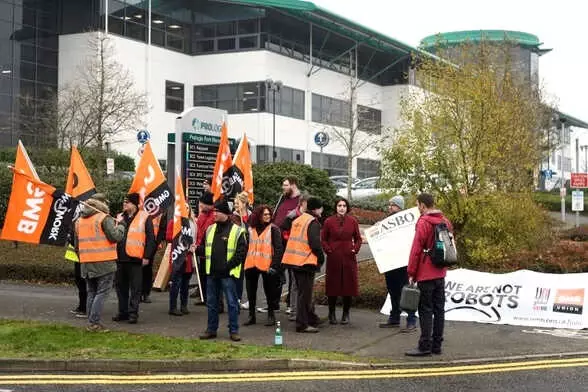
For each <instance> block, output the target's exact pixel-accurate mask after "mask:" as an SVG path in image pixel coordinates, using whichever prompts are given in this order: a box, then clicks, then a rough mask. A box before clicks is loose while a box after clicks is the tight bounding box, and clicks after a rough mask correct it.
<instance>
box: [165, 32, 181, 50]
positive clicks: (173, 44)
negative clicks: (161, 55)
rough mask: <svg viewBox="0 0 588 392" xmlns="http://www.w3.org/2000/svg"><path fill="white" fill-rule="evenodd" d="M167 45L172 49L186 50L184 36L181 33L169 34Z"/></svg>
mask: <svg viewBox="0 0 588 392" xmlns="http://www.w3.org/2000/svg"><path fill="white" fill-rule="evenodd" d="M167 47H168V48H170V49H176V50H178V51H180V52H183V51H184V37H182V36H179V35H172V34H168V35H167Z"/></svg>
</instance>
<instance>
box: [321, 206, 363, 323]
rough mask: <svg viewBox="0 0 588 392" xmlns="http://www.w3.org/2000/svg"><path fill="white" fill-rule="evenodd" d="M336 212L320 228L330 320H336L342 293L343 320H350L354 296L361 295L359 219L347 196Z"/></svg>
mask: <svg viewBox="0 0 588 392" xmlns="http://www.w3.org/2000/svg"><path fill="white" fill-rule="evenodd" d="M335 209H336V212H335V214H334V215H333V216H331V217H329V218H327V220H326V221H325V223H324V225H323V230H322V232H321V237H322V245H323V249H324V251H325V253H326V254H327V271H326V283H325V292H326V294H327V297H328V298H329V323H330V324H337V317H336V315H335V307H336V304H337V297H343V316H342V317H341V324H348V323H349V309H350V308H351V297H357V296H358V295H359V283H358V277H357V259H356V256H355V255H356V254H357V253H358V252H359V250H360V249H361V233H360V232H359V224H358V223H357V220H356V219H355V218H354V217H352V216H350V215H349V211H350V207H349V202H348V201H347V200H346V199H343V198H339V199H338V200H337V203H336V204H335Z"/></svg>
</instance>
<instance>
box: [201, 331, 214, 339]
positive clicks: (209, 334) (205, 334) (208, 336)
mask: <svg viewBox="0 0 588 392" xmlns="http://www.w3.org/2000/svg"><path fill="white" fill-rule="evenodd" d="M199 338H200V340H210V339H214V338H216V333H213V332H209V331H204V332H203V333H201V334H200V336H199Z"/></svg>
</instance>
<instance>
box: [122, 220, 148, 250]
mask: <svg viewBox="0 0 588 392" xmlns="http://www.w3.org/2000/svg"><path fill="white" fill-rule="evenodd" d="M147 218H149V214H148V213H146V212H145V211H142V210H141V211H137V214H136V215H135V216H134V217H133V220H132V221H131V225H130V226H129V231H128V232H127V243H126V244H125V251H126V252H127V255H129V257H135V258H137V259H142V258H143V255H144V254H145V239H146V235H145V222H146V221H147Z"/></svg>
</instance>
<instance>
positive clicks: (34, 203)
mask: <svg viewBox="0 0 588 392" xmlns="http://www.w3.org/2000/svg"><path fill="white" fill-rule="evenodd" d="M77 206H78V201H77V200H75V199H73V198H72V197H71V196H69V195H68V194H66V193H63V192H62V191H57V190H55V188H54V187H52V186H51V185H48V184H45V183H44V182H41V181H40V180H38V179H37V178H33V177H31V176H29V175H27V174H25V173H23V172H22V171H21V169H19V170H17V169H14V177H13V182H12V192H11V193H10V200H9V202H8V209H7V210H6V218H5V219H4V227H3V228H2V235H1V237H0V238H2V239H4V240H12V241H20V242H29V243H33V244H47V245H56V246H63V245H65V241H66V239H67V237H68V234H69V231H70V228H71V224H72V219H73V216H74V212H75V210H76V207H77Z"/></svg>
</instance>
